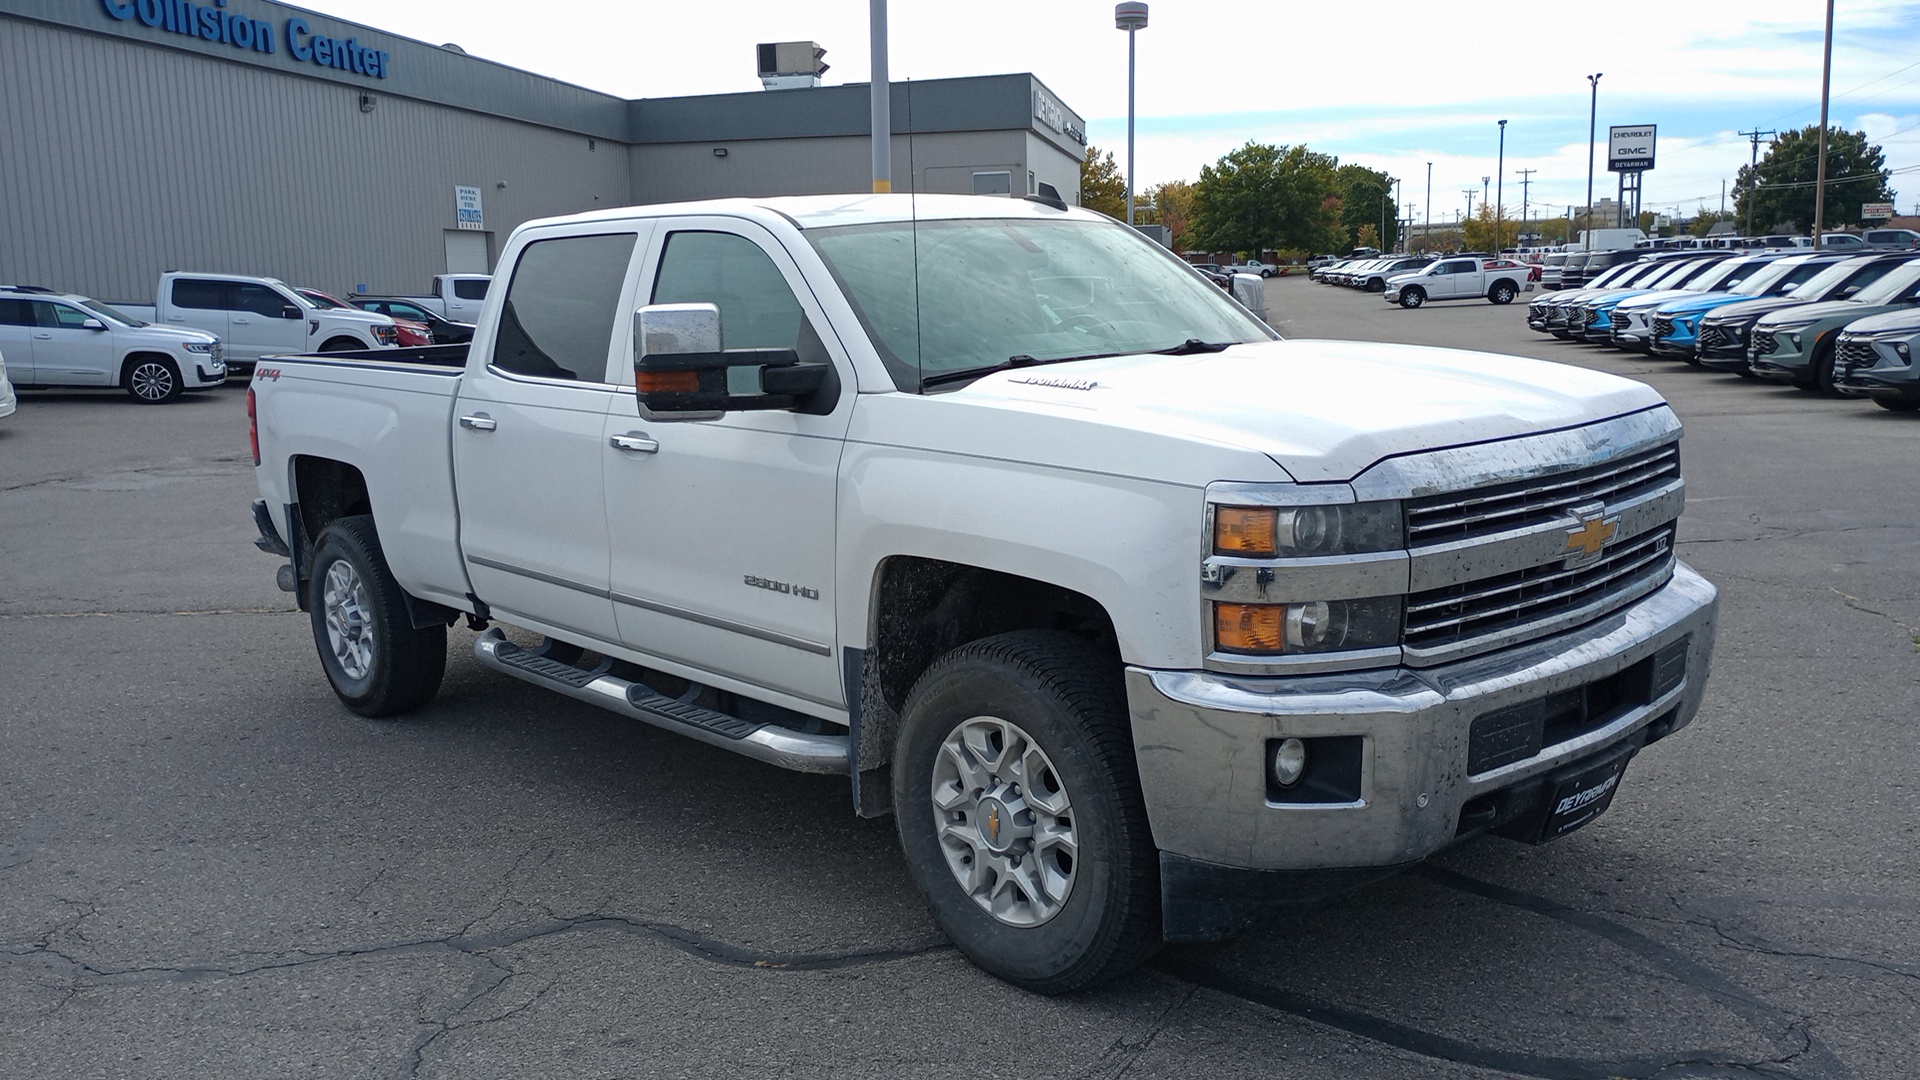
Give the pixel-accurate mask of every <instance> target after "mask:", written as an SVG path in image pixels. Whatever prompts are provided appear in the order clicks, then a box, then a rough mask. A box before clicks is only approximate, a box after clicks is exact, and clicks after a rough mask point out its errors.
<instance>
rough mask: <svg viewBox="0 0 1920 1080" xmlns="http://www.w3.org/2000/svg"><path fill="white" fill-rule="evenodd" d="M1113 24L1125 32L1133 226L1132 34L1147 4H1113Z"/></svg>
mask: <svg viewBox="0 0 1920 1080" xmlns="http://www.w3.org/2000/svg"><path fill="white" fill-rule="evenodd" d="M1113 25H1114V26H1116V27H1118V28H1120V29H1122V30H1125V31H1126V32H1127V227H1128V228H1129V229H1131V228H1132V227H1133V57H1134V53H1133V36H1134V34H1135V32H1137V31H1140V30H1145V29H1146V28H1147V5H1145V4H1142V3H1137V2H1132V0H1130V2H1128V3H1124V4H1115V5H1113Z"/></svg>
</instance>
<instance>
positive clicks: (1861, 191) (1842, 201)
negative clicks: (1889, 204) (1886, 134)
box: [1733, 124, 1893, 232]
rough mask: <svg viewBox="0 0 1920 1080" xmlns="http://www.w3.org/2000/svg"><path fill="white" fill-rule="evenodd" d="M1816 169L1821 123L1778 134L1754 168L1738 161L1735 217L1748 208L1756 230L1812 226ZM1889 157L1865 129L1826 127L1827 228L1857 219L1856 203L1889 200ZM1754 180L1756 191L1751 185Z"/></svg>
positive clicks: (1745, 216) (1743, 215) (1742, 218)
mask: <svg viewBox="0 0 1920 1080" xmlns="http://www.w3.org/2000/svg"><path fill="white" fill-rule="evenodd" d="M1819 168H1820V125H1818V124H1809V125H1807V126H1806V127H1804V128H1801V129H1800V130H1799V131H1789V132H1786V133H1784V134H1782V135H1781V136H1780V137H1779V139H1778V141H1776V142H1775V143H1774V144H1773V147H1772V149H1770V150H1768V151H1767V153H1766V156H1765V157H1762V158H1761V159H1760V164H1759V167H1758V168H1757V169H1756V168H1755V167H1754V166H1751V165H1742V166H1741V167H1740V175H1739V176H1738V177H1737V178H1736V179H1735V180H1734V182H1733V192H1734V208H1735V212H1736V213H1737V214H1738V216H1739V220H1740V221H1742V222H1744V221H1747V220H1748V210H1749V209H1751V210H1752V221H1753V228H1754V230H1755V231H1761V230H1770V229H1773V228H1775V227H1777V226H1785V227H1787V228H1788V229H1789V230H1791V231H1793V232H1799V231H1802V230H1805V229H1811V228H1812V227H1813V210H1814V206H1813V204H1814V199H1815V191H1816V190H1817V180H1818V176H1819ZM1891 175H1892V174H1890V173H1888V172H1887V156H1886V155H1885V154H1883V153H1881V152H1880V148H1879V147H1878V146H1874V145H1872V144H1870V143H1868V142H1867V135H1866V133H1865V132H1863V131H1844V130H1842V129H1840V128H1837V127H1836V128H1828V129H1827V204H1826V215H1825V222H1826V226H1827V228H1829V229H1832V228H1838V227H1840V226H1842V225H1857V224H1859V223H1860V204H1861V203H1867V202H1886V201H1888V200H1889V199H1892V198H1893V188H1892V187H1891V186H1889V183H1888V181H1889V180H1890V179H1891ZM1756 182H1757V183H1758V190H1756V189H1755V184H1756Z"/></svg>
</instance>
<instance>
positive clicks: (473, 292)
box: [453, 278, 491, 300]
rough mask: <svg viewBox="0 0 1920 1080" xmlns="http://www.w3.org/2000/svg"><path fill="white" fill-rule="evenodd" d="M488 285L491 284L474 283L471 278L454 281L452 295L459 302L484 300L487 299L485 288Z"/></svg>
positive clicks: (484, 282) (483, 282)
mask: <svg viewBox="0 0 1920 1080" xmlns="http://www.w3.org/2000/svg"><path fill="white" fill-rule="evenodd" d="M489 284H491V283H490V282H486V281H476V280H473V279H471V278H469V279H467V280H465V281H456V282H454V283H453V295H454V296H456V297H458V298H459V299H461V300H485V299H486V298H487V286H488V285H489Z"/></svg>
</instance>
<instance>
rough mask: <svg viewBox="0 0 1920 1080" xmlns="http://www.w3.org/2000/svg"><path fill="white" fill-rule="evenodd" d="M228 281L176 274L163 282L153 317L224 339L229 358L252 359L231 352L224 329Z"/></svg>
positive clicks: (230, 301)
mask: <svg viewBox="0 0 1920 1080" xmlns="http://www.w3.org/2000/svg"><path fill="white" fill-rule="evenodd" d="M230 284H231V283H230V282H226V281H220V280H217V279H214V278H193V277H177V278H174V279H173V280H172V281H170V282H168V283H167V284H166V289H167V295H165V296H162V297H161V298H160V307H159V309H158V311H157V312H156V314H157V315H158V319H157V321H159V322H163V323H166V324H167V325H168V326H185V327H190V328H192V329H194V330H205V331H206V332H207V333H209V334H212V335H214V336H215V337H217V338H219V339H220V340H222V341H224V342H226V343H227V347H226V355H227V359H229V360H240V359H246V360H252V359H254V358H253V357H251V356H248V357H241V356H238V355H236V354H235V352H234V349H233V338H232V335H231V334H230V333H229V332H228V330H229V328H228V315H227V312H228V309H230V308H232V307H233V293H232V290H231V289H229V288H228V285H230Z"/></svg>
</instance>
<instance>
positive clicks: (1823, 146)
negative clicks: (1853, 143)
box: [1813, 0, 1833, 251]
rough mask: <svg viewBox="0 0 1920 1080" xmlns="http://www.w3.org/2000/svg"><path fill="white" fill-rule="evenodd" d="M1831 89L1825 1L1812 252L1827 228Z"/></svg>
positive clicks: (1830, 7) (1829, 21)
mask: <svg viewBox="0 0 1920 1080" xmlns="http://www.w3.org/2000/svg"><path fill="white" fill-rule="evenodd" d="M1832 89H1833V0H1827V57H1826V60H1825V61H1824V62H1823V63H1822V64H1821V66H1820V174H1819V176H1818V177H1816V178H1815V179H1814V183H1813V250H1815V251H1819V250H1820V233H1821V232H1822V231H1823V230H1825V229H1826V227H1827V92H1828V91H1829V90H1832Z"/></svg>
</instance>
